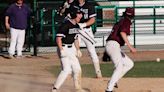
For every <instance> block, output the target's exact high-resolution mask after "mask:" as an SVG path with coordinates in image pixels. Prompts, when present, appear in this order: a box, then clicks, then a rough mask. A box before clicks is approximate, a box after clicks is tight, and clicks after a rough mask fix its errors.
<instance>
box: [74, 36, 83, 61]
mask: <svg viewBox="0 0 164 92" xmlns="http://www.w3.org/2000/svg"><path fill="white" fill-rule="evenodd" d="M74 44H75V47H76V56H77V57H79V58H80V57H81V56H82V53H81V51H80V45H79V40H78V38H77V39H76V40H75V41H74Z"/></svg>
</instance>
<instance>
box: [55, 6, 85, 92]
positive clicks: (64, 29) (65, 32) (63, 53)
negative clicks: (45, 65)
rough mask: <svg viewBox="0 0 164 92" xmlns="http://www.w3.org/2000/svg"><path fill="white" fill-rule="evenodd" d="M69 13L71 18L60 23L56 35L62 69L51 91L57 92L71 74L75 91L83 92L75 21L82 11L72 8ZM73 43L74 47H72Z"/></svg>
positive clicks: (80, 16) (77, 27)
mask: <svg viewBox="0 0 164 92" xmlns="http://www.w3.org/2000/svg"><path fill="white" fill-rule="evenodd" d="M70 15H71V19H68V20H67V21H65V22H64V23H63V24H61V26H60V27H59V31H58V32H57V35H56V42H57V46H58V55H59V57H60V59H61V64H62V71H61V72H60V74H59V76H58V78H57V80H56V82H55V84H54V86H53V89H52V92H57V90H58V89H59V88H60V87H61V85H62V84H63V82H64V81H65V79H66V78H67V76H68V75H69V74H72V76H73V79H74V85H75V89H76V92H84V91H83V89H82V87H81V67H80V64H79V60H78V58H77V57H81V56H82V53H81V51H80V49H79V43H78V37H77V36H78V35H77V33H78V31H77V30H79V29H80V28H79V26H78V24H77V23H78V22H79V21H80V19H81V18H82V12H81V11H80V10H78V9H77V8H74V9H73V10H72V12H70ZM73 43H74V44H75V47H76V49H74V48H73V47H72V45H73Z"/></svg>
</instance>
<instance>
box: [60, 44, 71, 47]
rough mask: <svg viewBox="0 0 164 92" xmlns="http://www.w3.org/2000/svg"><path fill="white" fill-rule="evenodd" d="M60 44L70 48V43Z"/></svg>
mask: <svg viewBox="0 0 164 92" xmlns="http://www.w3.org/2000/svg"><path fill="white" fill-rule="evenodd" d="M62 46H64V47H68V48H72V44H62Z"/></svg>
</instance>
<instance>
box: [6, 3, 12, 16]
mask: <svg viewBox="0 0 164 92" xmlns="http://www.w3.org/2000/svg"><path fill="white" fill-rule="evenodd" d="M11 15H12V5H11V6H10V7H8V8H7V10H6V12H5V16H11Z"/></svg>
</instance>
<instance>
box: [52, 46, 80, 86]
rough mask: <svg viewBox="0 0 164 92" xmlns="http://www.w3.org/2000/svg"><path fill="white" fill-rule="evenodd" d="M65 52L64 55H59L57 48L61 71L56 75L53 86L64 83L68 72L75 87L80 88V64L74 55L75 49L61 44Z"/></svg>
mask: <svg viewBox="0 0 164 92" xmlns="http://www.w3.org/2000/svg"><path fill="white" fill-rule="evenodd" d="M63 49H64V50H65V52H67V55H68V56H66V57H63V58H61V57H60V51H59V50H58V55H59V57H60V58H61V66H62V71H61V72H60V74H59V75H58V78H57V80H56V82H55V84H54V87H55V88H57V89H59V88H60V87H61V85H62V84H63V83H64V81H65V79H66V78H67V76H68V75H69V74H72V75H73V79H74V85H75V89H81V66H80V63H79V60H78V58H77V57H76V50H75V49H73V48H72V47H71V48H68V47H67V46H63Z"/></svg>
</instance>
